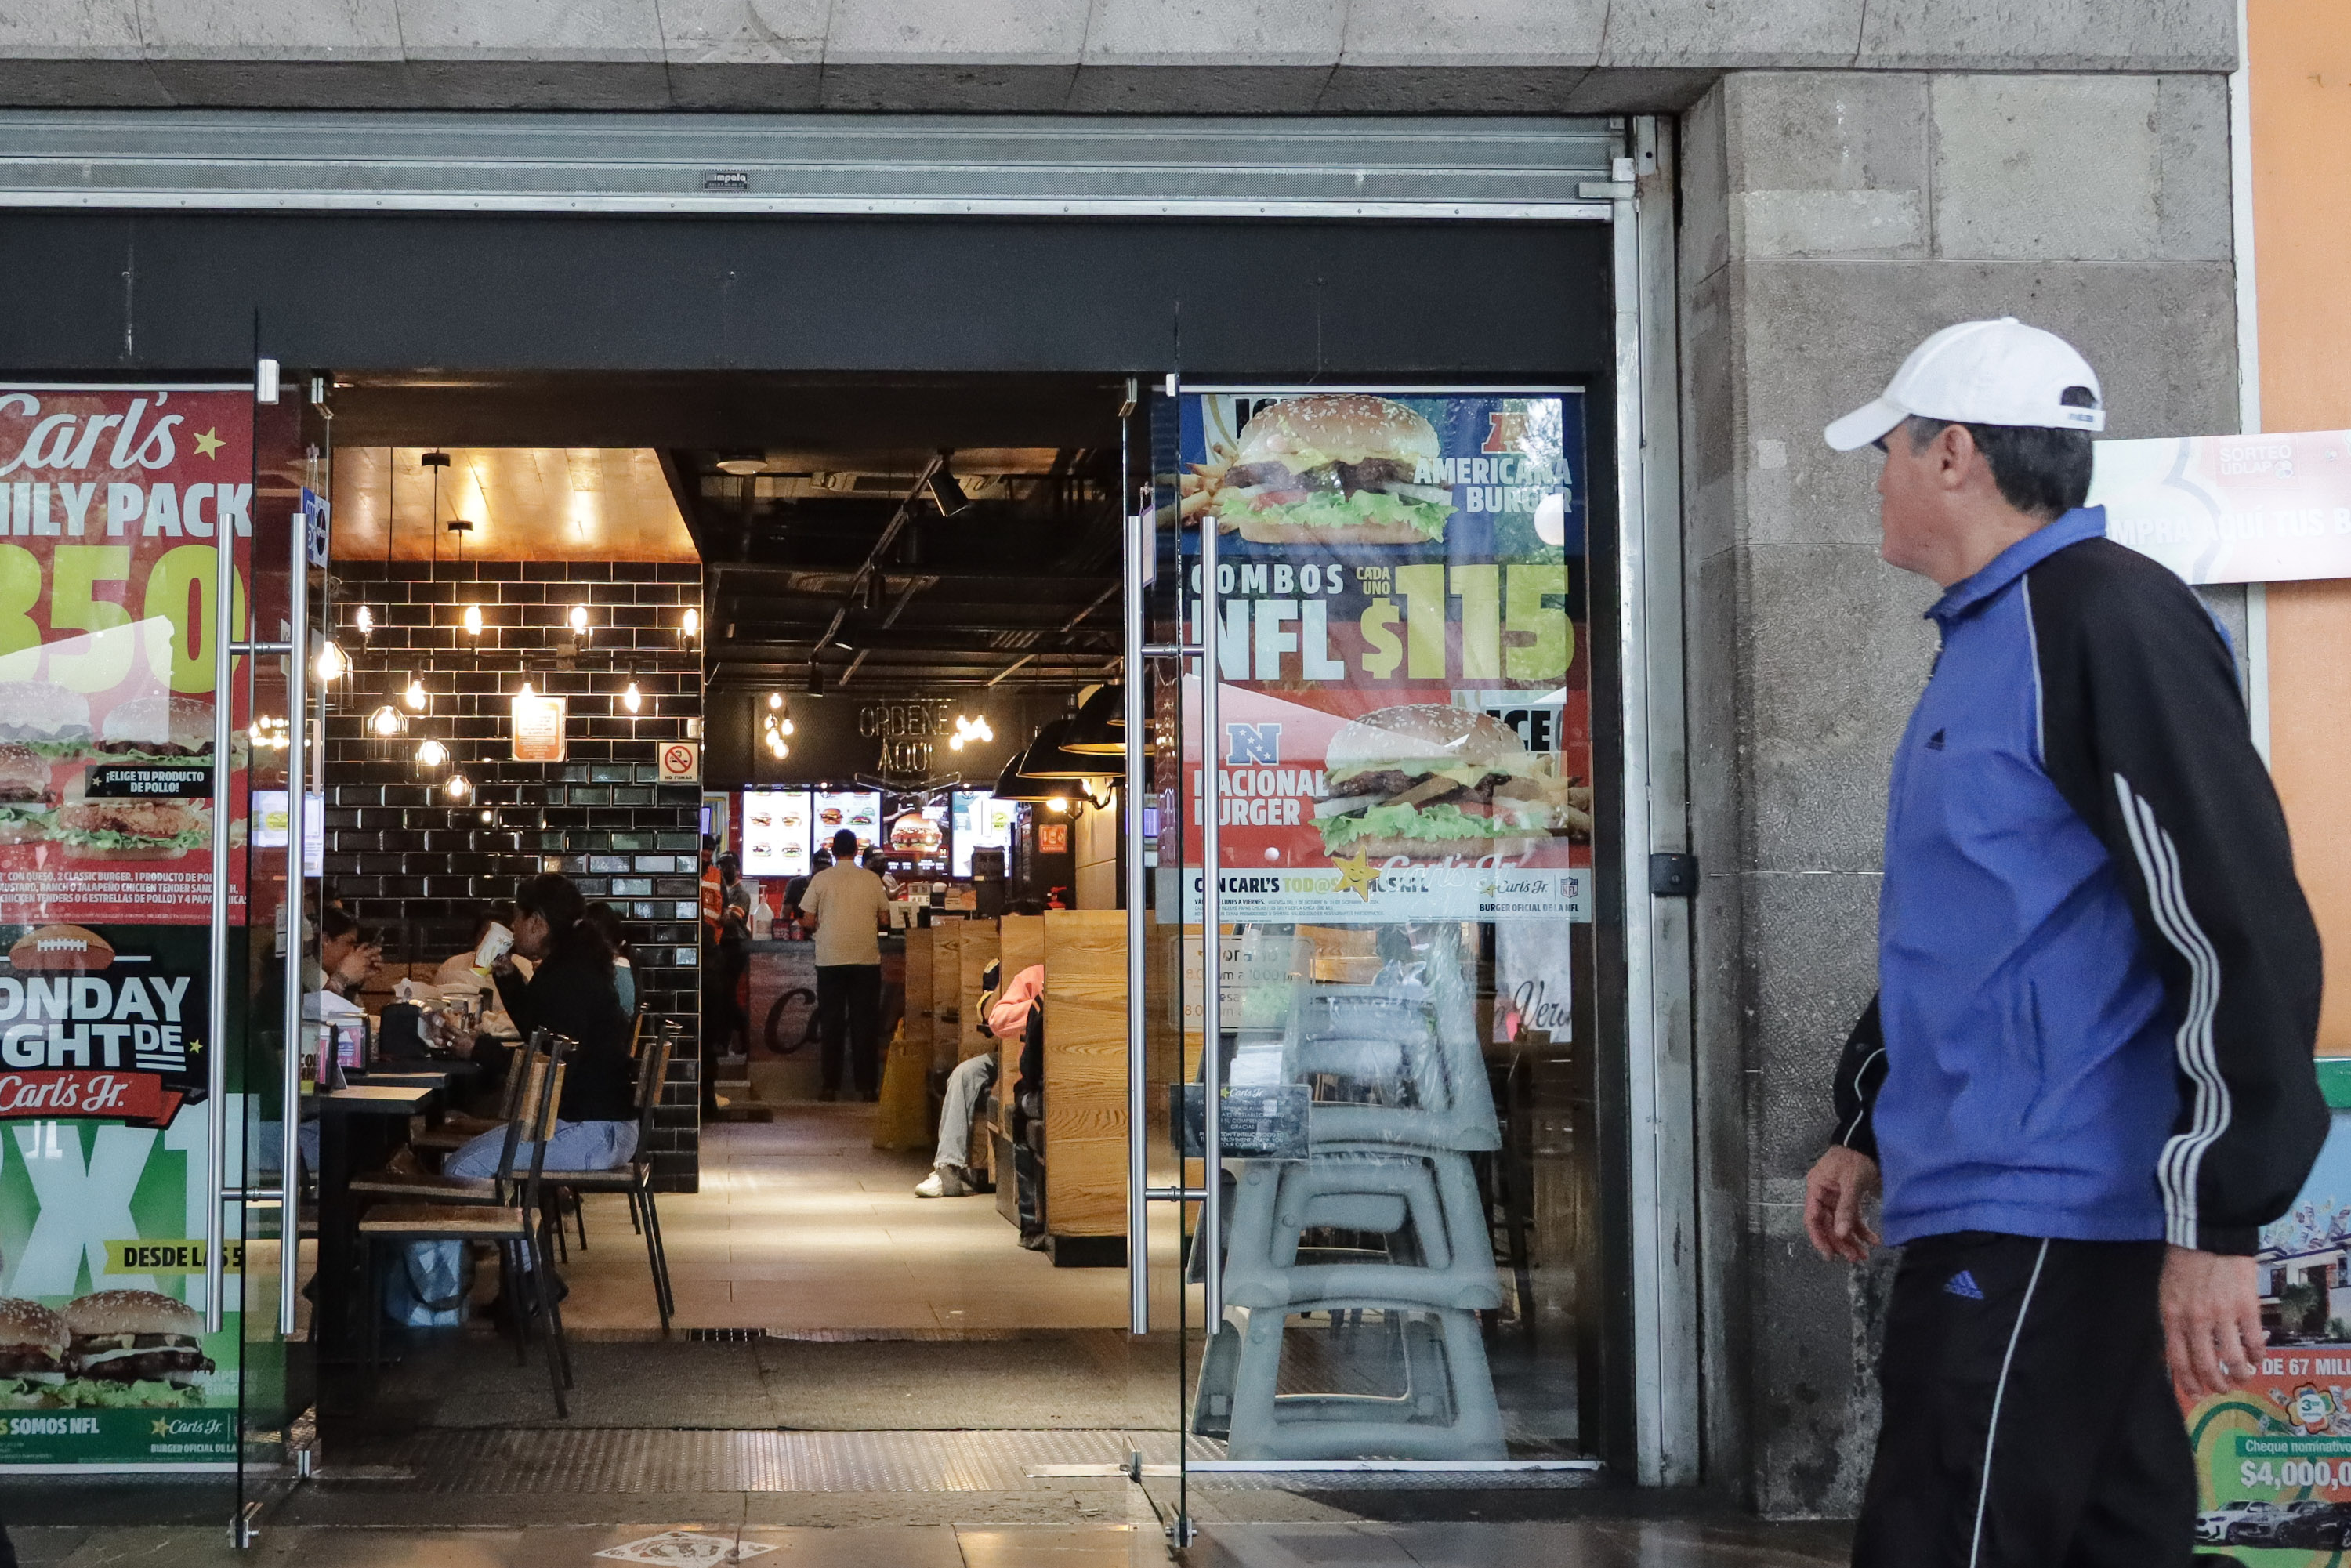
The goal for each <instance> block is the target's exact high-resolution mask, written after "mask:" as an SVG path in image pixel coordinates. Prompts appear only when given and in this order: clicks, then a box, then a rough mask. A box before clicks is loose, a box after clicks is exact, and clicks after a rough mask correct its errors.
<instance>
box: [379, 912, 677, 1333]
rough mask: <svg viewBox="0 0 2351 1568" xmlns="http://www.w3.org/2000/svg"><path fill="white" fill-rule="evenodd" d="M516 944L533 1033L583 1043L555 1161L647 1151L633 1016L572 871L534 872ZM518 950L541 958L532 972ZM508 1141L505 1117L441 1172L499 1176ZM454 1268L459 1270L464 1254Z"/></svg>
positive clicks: (577, 1047) (524, 1157) (515, 991)
mask: <svg viewBox="0 0 2351 1568" xmlns="http://www.w3.org/2000/svg"><path fill="white" fill-rule="evenodd" d="M515 908H516V911H517V914H516V917H515V924H514V938H515V950H514V952H513V953H510V954H506V955H504V956H500V958H499V959H498V961H497V962H496V964H495V965H493V966H492V967H491V972H492V974H494V975H495V976H496V978H497V985H498V996H499V998H500V999H502V1000H503V1001H504V1002H505V1003H506V1009H507V1012H508V1013H510V1014H511V1015H513V1018H514V1020H515V1024H516V1026H517V1028H518V1029H520V1030H522V1031H523V1034H524V1037H525V1038H526V1039H528V1037H529V1035H530V1034H531V1033H532V1031H534V1030H541V1029H544V1030H552V1031H553V1032H554V1033H556V1034H559V1035H564V1036H566V1037H568V1038H569V1039H570V1040H573V1041H575V1042H576V1043H575V1044H574V1045H573V1046H572V1049H571V1051H569V1054H567V1055H566V1056H565V1057H564V1067H565V1074H564V1080H563V1098H562V1100H561V1101H560V1102H559V1103H558V1104H557V1106H556V1111H555V1135H554V1136H553V1137H552V1138H549V1140H548V1145H547V1168H548V1169H549V1170H590V1171H601V1170H613V1169H616V1168H618V1167H619V1166H623V1165H626V1164H627V1163H628V1162H629V1158H630V1156H631V1155H634V1154H635V1153H636V1152H637V1107H636V1064H635V1063H634V1062H632V1061H630V1060H629V1022H628V1015H626V1014H625V1013H623V1012H622V1010H621V1000H620V998H619V996H618V995H616V994H615V993H614V991H613V988H612V973H613V971H612V950H611V947H610V946H607V945H606V944H605V941H604V937H603V936H602V934H601V933H600V932H599V931H598V930H597V929H596V927H595V925H593V924H592V923H591V922H590V920H589V919H588V904H587V900H585V899H583V898H582V897H580V889H579V887H578V885H577V884H575V883H573V882H572V880H571V879H570V878H569V877H568V876H561V875H558V874H556V873H551V872H550V873H547V874H545V875H542V876H535V877H533V878H531V879H530V880H529V881H528V882H527V883H523V885H522V889H521V891H520V892H518V893H517V894H516V895H515ZM517 958H520V959H524V960H528V961H530V962H532V963H533V964H535V965H536V966H537V967H535V968H534V969H533V970H532V972H531V974H530V977H529V978H528V979H525V978H524V977H523V975H522V972H521V969H520V967H519V966H518V964H517ZM505 1149H506V1129H505V1128H504V1127H503V1126H501V1127H498V1128H496V1129H494V1130H492V1131H490V1132H486V1133H484V1134H481V1135H480V1136H478V1137H476V1138H474V1139H473V1140H471V1141H470V1142H468V1143H466V1144H465V1145H464V1146H463V1147H461V1148H459V1149H457V1150H456V1151H455V1153H453V1154H452V1155H450V1156H449V1157H448V1158H447V1159H446V1160H444V1161H443V1162H442V1166H441V1172H442V1174H443V1175H444V1176H468V1177H473V1178H475V1179H477V1180H482V1179H487V1178H488V1177H491V1176H496V1175H497V1170H498V1156H499V1155H501V1154H503V1153H504V1152H505ZM531 1153H532V1151H531V1146H530V1145H527V1144H526V1145H522V1146H521V1147H519V1148H518V1149H517V1151H516V1159H517V1165H518V1166H520V1165H522V1164H526V1163H527V1162H528V1160H529V1159H530V1157H531ZM413 1245H415V1246H418V1247H450V1248H454V1247H455V1245H456V1243H455V1242H445V1241H423V1242H416V1243H413ZM526 1256H528V1255H527V1254H526ZM449 1273H450V1276H451V1277H454V1274H455V1265H454V1263H452V1264H451V1265H450V1269H449ZM420 1277H423V1276H421V1275H420ZM559 1288H560V1285H559Z"/></svg>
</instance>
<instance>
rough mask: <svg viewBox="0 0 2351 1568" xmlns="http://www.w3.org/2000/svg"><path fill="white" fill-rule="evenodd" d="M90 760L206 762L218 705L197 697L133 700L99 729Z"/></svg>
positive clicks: (135, 698)
mask: <svg viewBox="0 0 2351 1568" xmlns="http://www.w3.org/2000/svg"><path fill="white" fill-rule="evenodd" d="M89 754H90V756H92V757H94V758H99V759H100V760H102V761H107V762H206V761H209V760H211V758H212V755H213V705H212V704H211V703H210V702H206V701H202V700H199V699H198V698H195V697H173V696H146V697H133V698H131V700H130V701H129V702H127V703H122V704H120V705H119V706H117V707H116V708H115V709H114V711H113V712H112V713H110V714H108V715H107V716H106V719H105V722H104V723H103V724H101V725H100V726H99V738H98V741H97V744H95V745H93V746H91V747H89Z"/></svg>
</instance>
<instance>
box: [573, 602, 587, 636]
mask: <svg viewBox="0 0 2351 1568" xmlns="http://www.w3.org/2000/svg"><path fill="white" fill-rule="evenodd" d="M571 630H572V632H574V633H575V634H576V635H579V636H581V637H585V636H586V635H588V607H587V606H586V605H584V604H575V605H573V606H572V607H571Z"/></svg>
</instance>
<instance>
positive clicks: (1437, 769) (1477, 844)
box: [1314, 703, 1592, 860]
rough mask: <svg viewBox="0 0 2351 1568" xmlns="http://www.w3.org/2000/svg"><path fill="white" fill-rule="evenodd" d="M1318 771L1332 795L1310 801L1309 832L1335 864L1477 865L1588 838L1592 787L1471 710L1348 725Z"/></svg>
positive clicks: (1373, 718) (1379, 715)
mask: <svg viewBox="0 0 2351 1568" xmlns="http://www.w3.org/2000/svg"><path fill="white" fill-rule="evenodd" d="M1322 770H1323V780H1324V782H1325V784H1326V785H1327V786H1328V788H1329V789H1330V790H1331V792H1332V793H1331V798H1330V799H1328V800H1320V801H1317V802H1316V803H1315V807H1314V825H1315V826H1316V827H1317V828H1319V829H1321V830H1322V847H1323V851H1324V852H1325V853H1327V854H1330V855H1332V856H1333V857H1336V856H1339V855H1353V854H1356V853H1359V852H1360V853H1365V854H1369V855H1370V856H1371V857H1372V858H1373V859H1374V860H1387V859H1392V858H1395V857H1396V856H1404V857H1406V858H1408V859H1413V860H1437V859H1443V858H1445V857H1447V856H1457V855H1458V856H1460V857H1462V858H1464V859H1473V860H1474V859H1477V858H1479V857H1480V856H1484V855H1492V854H1526V853H1529V852H1531V851H1533V850H1534V849H1535V848H1536V847H1537V846H1538V845H1539V844H1541V843H1542V842H1543V841H1546V840H1548V839H1551V838H1554V837H1566V838H1589V837H1590V836H1591V833H1592V811H1591V807H1592V791H1591V789H1590V787H1589V786H1587V785H1580V784H1577V783H1574V782H1573V781H1572V780H1568V779H1561V778H1560V777H1559V775H1558V772H1557V770H1556V766H1555V761H1554V758H1552V756H1551V755H1550V754H1549V753H1538V752H1532V751H1529V750H1528V749H1527V748H1526V745H1525V743H1524V742H1522V741H1520V739H1519V737H1518V734H1517V732H1516V731H1514V730H1512V729H1511V728H1510V726H1508V725H1506V724H1503V723H1502V722H1501V721H1500V720H1499V719H1495V718H1491V717H1489V716H1486V715H1485V714H1481V713H1476V712H1473V711H1471V710H1470V709H1468V708H1459V707H1451V706H1446V705H1444V704H1441V703H1415V704H1408V705H1406V706H1401V707H1387V708H1380V709H1377V710H1375V711H1374V712H1372V713H1367V714H1365V715H1364V716H1362V717H1361V718H1357V719H1351V720H1350V721H1348V723H1347V724H1345V725H1344V726H1343V727H1341V728H1340V729H1339V731H1338V732H1337V733H1336V734H1334V735H1333V736H1332V737H1331V741H1330V744H1329V746H1328V747H1326V748H1325V749H1324V752H1323V762H1322Z"/></svg>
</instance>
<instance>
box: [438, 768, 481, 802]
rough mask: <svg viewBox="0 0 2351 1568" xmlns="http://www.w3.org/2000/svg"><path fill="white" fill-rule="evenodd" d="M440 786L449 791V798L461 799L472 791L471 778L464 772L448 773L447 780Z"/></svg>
mask: <svg viewBox="0 0 2351 1568" xmlns="http://www.w3.org/2000/svg"><path fill="white" fill-rule="evenodd" d="M442 788H443V789H446V790H448V791H449V799H451V800H464V799H465V797H466V795H467V794H468V793H470V792H471V791H472V789H473V788H474V786H473V782H472V780H470V779H467V778H466V777H465V775H464V774H462V773H452V774H451V775H449V781H448V782H447V783H446V784H444V785H443V786H442Z"/></svg>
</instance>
